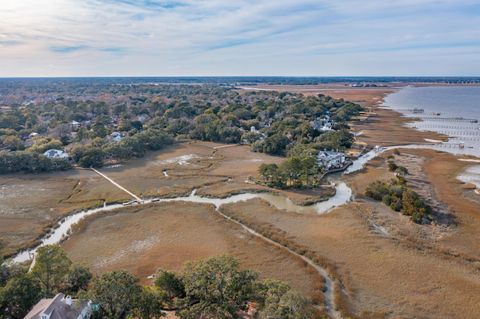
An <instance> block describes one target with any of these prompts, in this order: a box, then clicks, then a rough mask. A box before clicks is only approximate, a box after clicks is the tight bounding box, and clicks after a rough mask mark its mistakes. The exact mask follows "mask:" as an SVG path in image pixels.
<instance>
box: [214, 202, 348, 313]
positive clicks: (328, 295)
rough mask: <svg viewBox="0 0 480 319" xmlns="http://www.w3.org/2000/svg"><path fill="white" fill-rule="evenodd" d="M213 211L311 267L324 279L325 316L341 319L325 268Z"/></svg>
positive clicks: (333, 288) (218, 211)
mask: <svg viewBox="0 0 480 319" xmlns="http://www.w3.org/2000/svg"><path fill="white" fill-rule="evenodd" d="M215 211H216V212H217V213H218V214H220V215H221V216H222V217H223V218H225V219H227V220H228V221H231V222H232V223H235V224H237V225H240V226H241V227H242V228H243V229H245V230H246V231H247V232H248V233H250V234H252V235H253V236H256V237H258V238H260V239H262V240H264V241H266V242H267V243H269V244H271V245H274V246H276V247H279V248H282V249H284V250H285V251H287V252H288V253H290V254H292V255H294V256H295V257H298V258H301V259H302V260H303V261H305V262H306V263H307V264H309V265H310V266H312V267H313V268H314V269H315V270H316V271H317V272H318V273H319V274H320V275H321V276H322V277H323V278H324V279H325V283H324V287H325V291H324V292H323V294H324V296H325V310H326V312H327V314H328V315H329V316H330V317H331V318H333V319H341V318H342V315H341V314H340V312H339V311H337V310H336V306H335V298H334V296H335V285H334V284H333V281H332V279H331V278H330V276H329V274H328V272H327V270H326V269H325V268H322V267H320V266H319V265H317V264H316V263H315V262H314V261H313V260H311V259H310V258H307V257H305V256H303V255H300V254H299V253H296V252H295V251H293V250H291V249H290V248H288V247H286V246H283V245H282V244H280V243H278V242H276V241H274V240H272V239H270V238H268V237H266V236H264V235H262V234H260V233H258V232H256V231H255V230H253V229H251V228H250V227H248V226H246V225H244V224H243V223H241V222H239V221H238V220H235V219H233V218H232V217H230V216H228V215H225V214H224V213H222V212H221V211H220V210H219V209H218V208H216V209H215Z"/></svg>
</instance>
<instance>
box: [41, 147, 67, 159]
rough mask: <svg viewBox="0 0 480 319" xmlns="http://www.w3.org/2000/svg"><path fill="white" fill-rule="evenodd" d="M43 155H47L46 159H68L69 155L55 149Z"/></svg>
mask: <svg viewBox="0 0 480 319" xmlns="http://www.w3.org/2000/svg"><path fill="white" fill-rule="evenodd" d="M43 155H45V156H46V157H49V158H68V154H67V153H65V152H64V151H62V150H56V149H53V148H52V149H49V150H48V151H46V152H45V153H43Z"/></svg>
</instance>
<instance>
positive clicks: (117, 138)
mask: <svg viewBox="0 0 480 319" xmlns="http://www.w3.org/2000/svg"><path fill="white" fill-rule="evenodd" d="M122 138H123V136H122V133H120V132H113V133H112V134H110V139H111V140H112V141H113V142H120V141H121V140H122Z"/></svg>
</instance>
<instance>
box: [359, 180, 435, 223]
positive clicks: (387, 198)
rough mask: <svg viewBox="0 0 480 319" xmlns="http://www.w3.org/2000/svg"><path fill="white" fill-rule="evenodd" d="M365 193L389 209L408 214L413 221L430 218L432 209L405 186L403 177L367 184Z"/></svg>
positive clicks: (417, 221)
mask: <svg viewBox="0 0 480 319" xmlns="http://www.w3.org/2000/svg"><path fill="white" fill-rule="evenodd" d="M365 195H366V196H368V197H370V198H372V199H374V200H377V201H382V202H383V203H384V204H385V205H387V206H389V207H390V208H391V209H393V210H395V211H397V212H402V214H403V215H406V216H410V218H411V220H412V221H414V222H415V223H419V224H423V223H428V222H430V221H431V220H432V216H431V212H432V209H431V207H430V206H429V205H427V204H426V203H425V201H424V200H423V199H422V198H421V197H420V195H418V194H417V193H416V192H414V191H413V190H411V189H409V188H408V187H407V186H405V183H404V179H402V178H397V179H395V180H392V181H391V182H390V183H385V182H380V181H376V182H374V183H371V184H370V185H368V187H367V189H366V191H365Z"/></svg>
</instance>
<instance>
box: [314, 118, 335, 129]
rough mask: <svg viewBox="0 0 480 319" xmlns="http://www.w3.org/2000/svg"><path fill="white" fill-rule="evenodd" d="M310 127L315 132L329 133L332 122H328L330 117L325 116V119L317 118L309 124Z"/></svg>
mask: <svg viewBox="0 0 480 319" xmlns="http://www.w3.org/2000/svg"><path fill="white" fill-rule="evenodd" d="M310 125H311V127H312V128H313V129H314V130H317V131H322V132H326V131H331V130H332V129H333V122H332V121H331V120H330V116H328V115H325V117H323V118H321V117H318V118H317V119H315V120H313V121H311V122H310Z"/></svg>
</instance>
